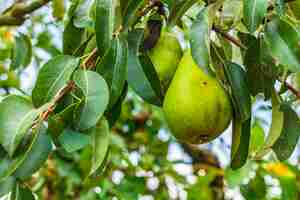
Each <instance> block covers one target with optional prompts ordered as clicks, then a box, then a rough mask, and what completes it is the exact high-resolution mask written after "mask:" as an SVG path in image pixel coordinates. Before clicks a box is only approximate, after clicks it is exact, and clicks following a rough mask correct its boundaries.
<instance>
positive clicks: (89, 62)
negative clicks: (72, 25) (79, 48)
mask: <svg viewBox="0 0 300 200" xmlns="http://www.w3.org/2000/svg"><path fill="white" fill-rule="evenodd" d="M97 57H98V50H97V48H94V49H93V51H91V53H90V54H89V55H88V57H87V58H86V59H85V60H84V61H83V62H82V65H81V67H82V68H83V69H92V68H93V67H94V66H95V62H96V60H97Z"/></svg>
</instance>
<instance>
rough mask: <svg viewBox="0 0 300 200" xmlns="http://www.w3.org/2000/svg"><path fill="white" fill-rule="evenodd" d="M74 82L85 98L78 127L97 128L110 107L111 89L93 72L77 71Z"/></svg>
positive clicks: (81, 128) (82, 128)
mask: <svg viewBox="0 0 300 200" xmlns="http://www.w3.org/2000/svg"><path fill="white" fill-rule="evenodd" d="M74 81H75V83H76V85H77V86H78V87H79V88H80V89H81V90H82V92H83V94H84V96H85V98H84V100H83V102H82V104H83V105H82V106H81V111H80V117H79V120H78V124H77V126H78V128H79V129H80V130H86V129H89V128H91V127H93V126H95V125H96V124H97V122H98V121H99V119H100V118H101V117H102V115H103V113H104V111H105V109H106V108H107V105H108V101H109V89H108V86H107V84H106V82H105V80H104V79H103V78H102V77H101V76H100V75H99V74H97V73H96V72H93V71H87V70H78V71H76V72H75V74H74Z"/></svg>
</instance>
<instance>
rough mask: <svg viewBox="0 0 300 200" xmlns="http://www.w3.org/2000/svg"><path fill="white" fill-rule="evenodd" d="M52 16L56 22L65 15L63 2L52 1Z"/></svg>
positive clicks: (59, 0)
mask: <svg viewBox="0 0 300 200" xmlns="http://www.w3.org/2000/svg"><path fill="white" fill-rule="evenodd" d="M52 9H53V11H52V15H53V17H55V18H56V19H57V20H62V19H63V18H64V15H65V1H62V0H53V1H52Z"/></svg>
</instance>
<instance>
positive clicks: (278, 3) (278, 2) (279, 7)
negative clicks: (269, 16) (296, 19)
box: [275, 0, 286, 16]
mask: <svg viewBox="0 0 300 200" xmlns="http://www.w3.org/2000/svg"><path fill="white" fill-rule="evenodd" d="M275 10H276V12H277V14H278V15H279V16H283V15H284V14H285V11H286V5H285V0H275Z"/></svg>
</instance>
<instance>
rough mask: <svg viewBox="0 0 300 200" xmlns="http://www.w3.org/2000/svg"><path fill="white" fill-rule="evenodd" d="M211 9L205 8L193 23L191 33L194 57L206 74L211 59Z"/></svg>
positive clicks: (208, 70) (208, 71)
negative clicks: (209, 15)
mask: <svg viewBox="0 0 300 200" xmlns="http://www.w3.org/2000/svg"><path fill="white" fill-rule="evenodd" d="M208 13H209V8H207V7H205V8H203V9H202V10H201V11H200V13H199V14H198V16H197V18H196V20H195V21H194V22H193V25H192V27H191V31H190V45H191V50H192V56H193V58H194V60H195V62H196V63H197V65H198V66H199V67H200V68H201V69H202V70H204V71H205V72H206V73H208V74H209V73H211V72H210V68H209V57H210V38H209V37H210V25H209V19H208Z"/></svg>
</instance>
